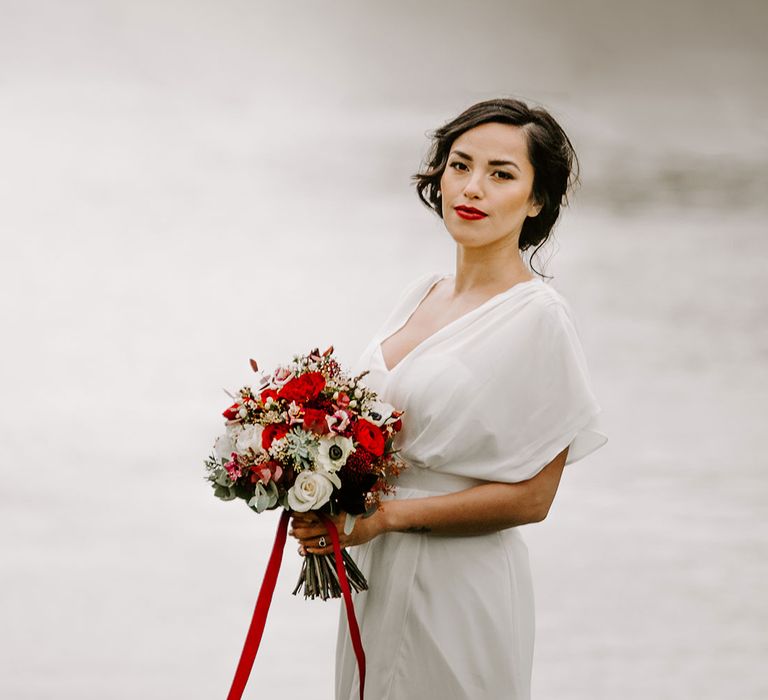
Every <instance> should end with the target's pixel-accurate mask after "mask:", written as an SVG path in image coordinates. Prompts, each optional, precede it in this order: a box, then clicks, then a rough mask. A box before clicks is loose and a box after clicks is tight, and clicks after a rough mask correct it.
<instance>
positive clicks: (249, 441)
mask: <svg viewBox="0 0 768 700" xmlns="http://www.w3.org/2000/svg"><path fill="white" fill-rule="evenodd" d="M263 432H264V426H263V425H259V424H258V423H254V424H250V425H244V426H243V429H242V430H241V431H240V434H239V435H238V436H237V438H236V441H235V445H236V447H237V451H238V452H239V453H240V454H241V455H246V454H247V453H248V450H253V452H257V453H258V452H260V451H261V434H262V433H263Z"/></svg>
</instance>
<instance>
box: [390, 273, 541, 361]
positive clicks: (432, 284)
mask: <svg viewBox="0 0 768 700" xmlns="http://www.w3.org/2000/svg"><path fill="white" fill-rule="evenodd" d="M435 275H439V273H435V274H434V275H433V276H432V277H433V278H434V277H435ZM448 277H450V275H448V274H446V275H440V276H439V277H437V279H432V280H431V281H430V282H429V284H428V285H427V287H426V290H425V291H424V293H423V294H422V295H421V297H420V298H419V300H418V301H417V302H416V305H415V306H414V307H413V308H412V309H411V310H410V312H409V313H408V315H407V316H406V317H405V319H404V320H403V321H402V322H401V323H400V325H399V326H397V327H396V328H395V329H394V330H391V331H389V332H388V333H387V332H386V331H385V333H386V335H384V336H383V337H379V339H378V340H377V342H376V349H377V350H378V351H379V358H380V359H381V364H382V366H383V368H384V371H385V372H386V374H387V375H390V374H393V373H394V372H396V371H397V369H398V367H400V365H402V364H403V362H405V361H406V360H408V359H409V358H410V357H411V356H412V355H414V354H415V353H416V351H417V350H419V349H420V348H422V347H423V346H424V345H426V344H427V343H429V341H431V340H432V339H433V338H435V337H436V336H439V335H441V334H442V333H443V332H444V331H445V330H446V329H448V328H451V327H452V326H455V325H456V324H457V323H459V321H463V320H465V319H466V318H467V317H469V316H471V315H472V314H475V313H477V312H478V311H480V310H481V309H483V308H485V307H486V306H488V304H490V303H491V302H492V301H495V300H496V299H498V298H499V297H502V296H504V295H506V294H509V293H510V292H511V291H512V290H516V289H517V288H518V287H520V286H523V285H526V284H530V283H531V282H539V281H540V280H539V278H538V277H532V278H531V279H529V280H525V281H524V282H517V283H515V284H513V285H512V286H511V287H508V288H507V289H505V290H503V291H501V292H499V293H498V294H494V295H493V296H492V297H489V298H488V299H486V300H485V301H484V302H483V303H482V304H480V305H479V306H476V307H475V308H473V309H470V310H469V311H466V312H465V313H463V314H462V315H461V316H458V317H457V318H455V319H453V321H449V322H448V323H446V324H445V325H444V326H441V327H440V328H438V329H437V330H436V331H435V332H434V333H432V334H431V335H428V336H427V337H426V338H424V340H422V341H421V342H419V343H417V344H416V345H414V346H413V347H412V348H411V349H410V350H409V351H408V352H407V353H406V354H405V355H403V356H402V357H401V358H400V361H399V362H398V363H397V364H396V365H395V366H394V367H392V369H390V368H389V367H387V361H386V359H385V358H384V350H383V349H382V347H381V346H382V345H383V344H384V342H385V341H387V340H389V339H390V338H391V337H392V336H393V335H395V333H398V332H399V331H400V330H402V329H403V328H404V327H405V326H406V325H407V324H408V321H410V320H411V318H412V317H413V315H414V314H415V313H416V312H417V311H418V310H419V308H420V307H421V304H422V302H423V301H424V300H425V299H426V298H427V297H428V296H429V293H430V292H431V291H432V290H433V289H434V288H435V287H436V286H437V284H438V282H442V281H443V280H444V279H447V278H448Z"/></svg>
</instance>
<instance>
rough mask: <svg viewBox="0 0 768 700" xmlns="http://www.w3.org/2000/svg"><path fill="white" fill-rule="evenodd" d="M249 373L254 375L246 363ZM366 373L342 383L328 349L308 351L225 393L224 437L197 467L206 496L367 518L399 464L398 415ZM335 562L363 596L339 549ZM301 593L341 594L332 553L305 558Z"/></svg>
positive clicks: (359, 577) (257, 506)
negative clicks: (201, 471) (202, 466)
mask: <svg viewBox="0 0 768 700" xmlns="http://www.w3.org/2000/svg"><path fill="white" fill-rule="evenodd" d="M251 368H252V369H253V370H254V372H257V373H258V372H259V368H258V365H257V363H256V362H255V361H254V360H251ZM367 373H368V372H367V370H366V371H365V372H362V373H361V374H359V375H357V376H354V377H350V376H348V375H347V374H346V373H345V372H344V371H342V368H341V367H340V366H339V364H338V363H337V361H336V360H335V359H334V357H333V346H331V347H329V348H328V349H327V350H326V351H325V352H323V353H322V354H320V352H319V350H318V349H317V348H315V349H314V350H312V351H311V352H310V353H309V354H307V355H296V356H294V357H293V359H292V361H291V362H290V363H289V364H287V365H284V366H279V367H277V369H275V370H274V371H273V372H272V373H261V374H260V380H259V384H258V387H257V388H252V387H251V386H244V387H242V388H241V389H240V390H239V391H238V392H237V394H236V395H234V396H233V395H231V394H230V397H231V398H232V399H233V401H234V403H232V405H230V406H229V407H228V408H227V409H226V410H225V411H224V412H223V415H224V418H225V419H226V430H225V432H224V434H222V435H221V436H219V437H218V438H217V439H216V441H215V443H214V447H213V453H212V454H211V455H210V456H209V457H208V459H207V460H206V461H205V468H206V478H207V480H208V481H209V482H210V483H211V485H212V487H213V492H214V495H215V496H217V497H218V498H221V499H222V500H225V501H230V500H233V499H237V498H241V499H243V500H244V501H246V503H247V504H248V506H249V507H250V508H251V509H252V510H254V511H256V512H257V513H262V512H263V511H265V510H270V509H274V508H277V507H282V508H285V509H286V510H291V511H298V512H307V511H309V510H314V511H319V512H320V513H325V514H330V515H332V514H335V513H338V512H341V511H345V512H347V513H348V514H349V515H351V516H353V518H354V517H356V516H361V515H362V516H363V517H366V516H368V515H371V514H372V513H373V512H374V511H375V510H376V508H377V507H378V506H379V504H380V499H381V496H382V495H383V494H386V493H392V492H393V491H394V485H393V481H394V479H395V478H396V477H397V476H398V475H399V474H400V471H401V469H402V468H403V466H404V463H403V462H402V460H401V459H400V458H399V457H398V456H397V451H396V450H393V449H392V443H393V440H394V436H395V434H396V433H397V432H398V431H399V430H400V429H401V428H402V422H401V416H402V415H403V413H404V412H403V411H397V410H395V408H394V407H393V406H390V405H389V404H387V403H385V402H383V401H380V400H379V398H378V396H377V395H376V392H374V391H373V390H372V389H370V388H369V387H367V386H366V385H365V384H364V383H363V382H362V381H361V380H362V378H363V377H364V376H365V375H366V374H367ZM348 520H350V518H349V516H348ZM352 523H354V520H353V519H352ZM342 557H343V561H344V567H345V571H346V573H347V577H348V580H349V583H350V585H351V586H352V587H353V588H354V589H355V590H356V591H361V590H365V589H367V588H368V583H367V581H366V580H365V577H364V576H363V574H362V573H361V572H360V571H359V569H358V568H357V566H356V564H355V562H354V560H353V559H352V557H351V556H350V555H349V554H348V553H347V551H346V550H343V551H342ZM302 586H303V588H304V597H305V598H307V597H309V598H315V597H316V596H319V597H321V598H322V599H324V600H327V599H328V598H338V597H340V596H341V587H340V583H339V580H338V575H337V571H336V567H335V565H334V557H333V555H331V554H323V555H318V554H311V553H309V552H308V553H307V554H306V555H305V556H304V562H303V564H302V569H301V574H300V576H299V581H298V583H297V585H296V588H295V589H294V591H293V593H294V595H295V594H296V593H297V592H298V591H299V590H300V589H301V588H302Z"/></svg>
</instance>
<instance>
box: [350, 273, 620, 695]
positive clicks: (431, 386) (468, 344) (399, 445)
mask: <svg viewBox="0 0 768 700" xmlns="http://www.w3.org/2000/svg"><path fill="white" fill-rule="evenodd" d="M446 276H447V275H443V274H439V273H433V274H429V275H425V276H423V277H420V278H419V279H417V280H416V281H415V282H413V283H412V284H411V285H409V287H408V288H407V289H406V290H405V291H404V292H403V294H402V295H401V297H400V299H399V300H398V302H397V303H396V305H395V308H394V310H393V312H392V314H391V315H390V317H389V318H388V319H387V320H386V321H385V322H384V324H383V325H382V327H381V328H380V329H379V331H378V332H377V333H376V334H375V335H374V337H373V338H372V339H371V342H370V343H369V345H368V347H367V348H366V349H365V350H364V351H363V353H362V355H361V357H360V359H359V360H358V362H357V364H356V365H354V366H353V367H352V368H351V370H352V372H353V373H354V374H357V373H359V372H362V371H363V370H365V369H368V370H369V371H370V373H369V374H368V375H366V377H365V378H364V379H363V381H364V382H365V383H366V384H367V385H368V386H370V387H371V388H372V389H374V390H376V391H377V392H378V393H379V396H380V398H381V399H382V400H383V401H386V402H388V403H390V404H392V405H393V406H395V408H397V409H400V410H405V411H406V413H405V415H404V416H403V430H402V431H401V432H400V433H399V434H398V435H397V437H396V439H395V443H394V446H395V448H396V449H399V450H401V452H400V455H401V456H402V457H403V458H404V459H405V460H406V461H407V462H408V464H409V467H408V468H407V469H406V470H405V471H404V472H403V474H402V475H401V477H400V479H399V480H398V489H397V493H396V494H395V496H394V497H395V498H420V497H425V496H432V495H437V494H443V493H451V492H455V491H460V490H463V489H466V488H469V487H471V486H473V485H476V484H480V483H483V482H487V481H501V482H516V481H522V480H525V479H529V478H531V477H532V476H534V475H535V474H537V473H538V472H539V471H540V470H541V469H542V468H543V467H544V466H546V465H547V464H548V463H549V462H550V461H552V459H554V457H555V456H557V454H559V453H560V452H561V451H562V450H563V449H564V448H565V447H566V446H568V445H570V446H571V447H570V450H569V454H568V459H567V462H566V464H570V463H572V462H575V461H576V460H577V459H580V458H581V457H584V456H585V455H587V454H589V453H590V452H592V451H594V450H595V449H597V448H598V447H600V446H601V445H603V444H604V443H605V442H606V440H607V438H606V436H605V435H603V434H602V433H601V432H600V430H599V428H598V424H597V416H598V413H599V411H600V408H599V405H598V404H597V401H596V400H595V397H594V395H593V394H592V391H591V389H590V382H589V375H588V370H587V366H586V363H585V360H584V357H583V354H582V350H581V345H580V343H579V339H578V335H577V332H576V329H575V327H574V325H573V321H572V319H571V315H570V313H569V308H568V304H567V303H566V302H565V300H564V299H563V298H562V296H561V295H560V294H559V293H558V292H556V291H555V290H554V289H553V288H551V287H550V286H549V285H548V284H546V283H544V282H543V281H541V280H539V279H533V280H529V281H527V282H522V283H520V284H517V285H515V286H514V287H511V288H510V289H508V290H506V291H504V292H502V293H500V294H497V295H496V296H494V297H492V298H491V299H488V300H487V301H486V302H485V303H483V304H482V305H481V306H479V307H478V308H476V309H473V310H472V311H470V312H468V313H466V314H465V315H463V316H461V317H460V318H458V319H456V320H455V321H453V322H451V323H449V324H448V325H447V326H445V327H444V328H441V329H440V330H439V331H437V332H436V333H435V334H433V335H432V336H430V337H429V338H427V339H426V340H424V341H423V342H422V343H420V344H419V345H417V346H416V347H415V348H414V349H413V350H412V351H411V352H410V353H408V355H406V356H405V357H404V358H403V359H402V360H401V361H400V362H399V363H398V364H397V365H396V366H395V367H394V368H393V369H392V370H391V371H389V370H388V369H387V367H386V365H385V363H384V359H383V355H382V352H381V342H382V341H383V340H384V339H386V338H388V337H389V336H390V335H392V334H393V333H394V332H395V331H397V330H398V329H400V328H401V327H402V326H404V325H405V323H406V321H407V320H408V319H409V318H410V316H411V315H412V314H413V312H414V311H415V310H416V308H417V307H418V306H419V304H420V303H421V301H422V300H423V299H424V298H425V297H426V296H427V294H428V293H429V291H430V290H431V289H432V287H433V286H434V285H435V284H436V283H437V282H438V281H439V280H440V279H442V278H444V277H446ZM349 551H350V554H352V556H353V557H354V559H355V560H356V561H357V563H358V565H359V566H360V569H361V570H362V571H363V573H364V574H365V576H366V577H367V579H368V583H369V589H368V590H367V591H364V592H362V593H359V594H357V595H356V596H355V598H354V601H355V603H354V604H355V612H356V616H357V619H358V622H359V624H360V631H361V635H362V640H363V646H364V649H365V654H366V662H367V674H366V686H365V696H366V699H367V700H417V699H418V700H422V699H423V698H425V697H429V698H436V699H439V700H502V699H505V700H528V699H529V698H530V682H531V669H532V662H533V643H534V627H535V626H534V596H533V587H532V583H531V573H530V567H529V562H528V550H527V547H526V544H525V542H524V540H523V538H522V536H521V533H520V530H519V528H514V527H513V528H509V529H506V530H502V531H500V532H494V533H491V534H487V535H478V536H467V537H444V536H437V535H430V534H413V533H386V534H384V535H380V536H379V537H376V538H374V539H373V540H371V541H370V542H367V543H366V544H363V545H360V546H358V547H352V548H350V550H349ZM358 693H359V677H358V671H357V666H356V660H355V655H354V651H353V649H352V645H351V641H350V638H349V633H348V628H347V619H346V613H345V611H344V606H343V605H342V606H341V612H340V618H339V628H338V640H337V648H336V689H335V697H336V700H357V698H358Z"/></svg>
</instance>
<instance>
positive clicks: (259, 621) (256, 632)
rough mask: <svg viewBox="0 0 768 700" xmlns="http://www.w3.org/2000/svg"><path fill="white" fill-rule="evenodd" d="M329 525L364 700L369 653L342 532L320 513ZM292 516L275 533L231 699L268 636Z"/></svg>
mask: <svg viewBox="0 0 768 700" xmlns="http://www.w3.org/2000/svg"><path fill="white" fill-rule="evenodd" d="M318 515H319V516H320V518H321V519H322V520H323V522H324V523H325V527H326V529H327V530H328V534H329V535H330V536H331V540H333V553H334V558H335V560H336V572H337V574H338V575H339V583H340V584H341V590H342V593H343V595H344V604H345V606H346V608H347V622H348V623H349V633H350V636H351V637H352V646H353V648H354V650H355V656H356V657H357V666H358V669H359V671H360V700H363V691H364V688H365V652H364V651H363V643H362V641H361V639H360V630H359V628H358V626H357V618H356V617H355V608H354V606H353V605H352V594H351V592H350V590H349V583H348V582H347V572H346V571H345V570H344V561H343V560H342V558H341V546H340V544H339V533H338V532H337V531H336V526H335V525H334V523H333V521H332V520H331V519H330V518H328V517H327V516H325V515H323V514H322V513H318ZM289 519H290V514H289V512H288V511H287V510H283V512H282V514H281V515H280V522H279V523H278V524H277V533H276V534H275V543H274V544H273V545H272V553H271V554H270V555H269V562H268V563H267V570H266V572H265V573H264V579H263V580H262V582H261V588H260V589H259V596H258V598H257V599H256V608H255V609H254V611H253V618H252V619H251V626H250V627H249V628H248V634H247V635H246V637H245V644H244V645H243V651H242V653H241V654H240V661H239V662H238V664H237V670H236V671H235V677H234V679H233V681H232V687H231V688H230V689H229V694H228V695H227V700H240V699H241V698H242V696H243V691H244V690H245V686H246V684H247V683H248V677H249V676H250V675H251V669H252V668H253V662H254V660H255V659H256V652H258V650H259V644H260V643H261V637H262V635H263V634H264V626H265V625H266V624H267V614H268V613H269V606H270V604H271V602H272V594H273V593H274V592H275V585H276V584H277V575H278V574H279V573H280V564H281V563H282V561H283V550H284V549H285V539H286V534H287V532H288V520H289Z"/></svg>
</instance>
